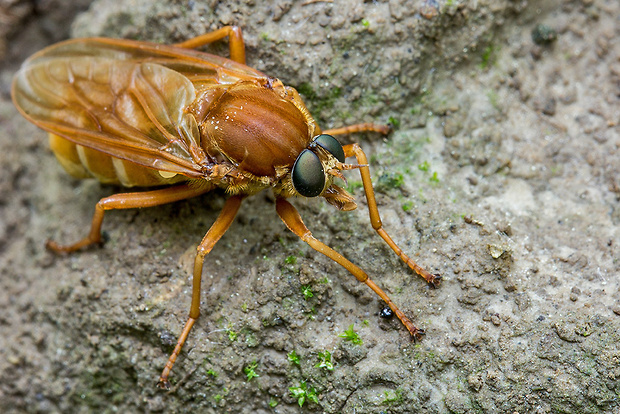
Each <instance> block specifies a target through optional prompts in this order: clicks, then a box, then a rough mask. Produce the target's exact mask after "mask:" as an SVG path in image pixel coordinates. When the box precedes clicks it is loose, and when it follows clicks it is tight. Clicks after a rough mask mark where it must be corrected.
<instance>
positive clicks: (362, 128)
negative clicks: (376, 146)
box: [323, 123, 391, 135]
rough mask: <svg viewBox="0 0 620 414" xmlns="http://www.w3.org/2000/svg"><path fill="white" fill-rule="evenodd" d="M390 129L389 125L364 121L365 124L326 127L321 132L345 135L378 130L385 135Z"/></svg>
mask: <svg viewBox="0 0 620 414" xmlns="http://www.w3.org/2000/svg"><path fill="white" fill-rule="evenodd" d="M390 130H391V128H390V126H389V125H380V124H371V123H365V124H355V125H349V126H345V127H341V128H333V129H327V130H325V131H323V133H324V134H329V135H345V134H352V133H354V132H367V131H370V132H378V133H380V134H383V135H387V134H388V132H390Z"/></svg>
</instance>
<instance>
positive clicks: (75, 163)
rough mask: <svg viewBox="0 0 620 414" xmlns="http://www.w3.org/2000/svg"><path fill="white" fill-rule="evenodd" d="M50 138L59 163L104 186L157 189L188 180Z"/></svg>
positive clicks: (70, 170) (59, 139)
mask: <svg viewBox="0 0 620 414" xmlns="http://www.w3.org/2000/svg"><path fill="white" fill-rule="evenodd" d="M49 138H50V147H51V149H52V151H53V152H54V155H56V158H57V159H58V162H60V164H61V165H62V166H63V168H64V169H65V170H66V171H67V172H68V173H69V174H71V175H72V176H74V177H75V178H96V179H97V180H99V181H100V182H102V183H104V184H119V185H122V186H124V187H154V186H160V185H169V184H174V183H178V182H181V181H186V180H187V177H185V176H182V175H180V174H174V173H168V172H165V171H158V170H155V169H151V168H147V167H143V166H141V165H138V164H136V163H133V162H130V161H125V160H121V159H120V158H115V157H111V156H109V155H107V154H104V153H103V152H100V151H97V150H94V149H91V148H86V147H83V146H81V145H76V144H74V143H73V142H71V141H69V140H66V139H64V138H62V137H60V136H58V135H55V134H49Z"/></svg>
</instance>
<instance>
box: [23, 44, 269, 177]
mask: <svg viewBox="0 0 620 414" xmlns="http://www.w3.org/2000/svg"><path fill="white" fill-rule="evenodd" d="M205 57H206V58H205ZM246 68H247V67H246V66H244V65H240V64H236V63H235V62H232V61H229V60H227V59H225V58H220V57H218V56H212V55H208V54H204V53H200V52H195V51H191V50H184V49H180V48H175V47H170V46H160V45H155V44H150V43H143V42H133V41H122V40H113V39H84V40H73V41H68V42H64V43H60V44H58V45H55V46H52V47H50V48H47V49H44V50H43V51H41V52H39V53H37V54H35V55H34V56H33V57H31V58H30V59H29V60H27V61H26V62H25V63H24V66H23V67H22V69H21V70H20V71H19V72H18V73H17V75H16V76H15V79H14V82H13V88H12V94H13V100H14V102H15V104H16V106H17V107H18V109H19V110H20V111H21V112H22V113H23V115H24V116H25V117H26V118H27V119H29V120H30V121H32V122H33V123H35V124H36V125H38V126H39V127H41V128H43V129H45V130H47V131H49V132H52V133H54V134H56V135H59V136H61V137H63V138H66V139H68V140H69V141H72V142H74V143H75V144H78V145H82V146H84V147H88V148H92V149H95V150H97V151H101V152H103V153H106V154H108V155H110V156H113V157H116V158H120V159H124V160H128V161H132V162H135V163H137V164H140V165H143V166H145V167H150V168H155V169H158V170H162V171H167V172H173V173H178V174H183V175H186V176H189V177H196V178H198V177H201V176H202V173H201V161H202V162H204V159H200V158H201V157H200V154H202V150H201V149H200V134H199V130H198V125H197V124H196V121H195V119H194V118H193V117H192V116H191V115H189V114H187V113H186V112H185V111H184V108H186V107H187V106H188V105H189V104H191V103H192V102H193V101H194V100H195V99H196V87H195V86H194V82H195V83H196V84H199V85H201V86H204V85H205V84H208V83H213V84H215V83H220V82H221V83H226V82H231V83H232V82H234V81H238V80H239V78H244V77H255V76H258V75H260V72H258V71H253V70H252V69H251V68H247V69H246ZM245 72H247V73H245ZM257 74H258V75H257ZM186 75H187V76H186ZM190 78H191V80H190ZM192 80H193V81H192Z"/></svg>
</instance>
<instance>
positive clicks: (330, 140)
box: [314, 134, 344, 162]
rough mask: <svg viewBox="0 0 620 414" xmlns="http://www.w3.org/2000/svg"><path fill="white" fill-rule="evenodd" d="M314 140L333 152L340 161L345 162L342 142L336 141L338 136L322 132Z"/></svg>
mask: <svg viewBox="0 0 620 414" xmlns="http://www.w3.org/2000/svg"><path fill="white" fill-rule="evenodd" d="M314 142H315V143H316V144H317V145H320V146H321V147H322V148H323V149H324V150H325V151H327V152H329V153H330V154H332V155H333V156H334V157H335V158H336V159H337V160H338V161H340V162H344V150H343V149H342V145H340V142H338V141H336V138H334V137H332V136H331V135H327V134H321V135H319V136H318V137H316V139H315V140H314Z"/></svg>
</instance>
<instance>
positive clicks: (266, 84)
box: [12, 26, 440, 388]
mask: <svg viewBox="0 0 620 414" xmlns="http://www.w3.org/2000/svg"><path fill="white" fill-rule="evenodd" d="M224 37H229V43H230V55H231V59H226V58H222V57H219V56H214V55H210V54H206V53H201V52H197V51H195V50H191V48H195V47H199V46H201V45H204V44H207V43H211V42H213V41H217V40H220V39H222V38H224ZM12 96H13V100H14V102H15V105H16V106H17V108H18V109H19V111H20V112H21V113H22V114H23V115H24V116H25V117H26V118H27V119H29V120H30V121H32V122H33V123H35V124H36V125H38V126H39V127H41V128H43V129H45V130H47V131H48V132H49V133H50V145H51V148H52V150H53V151H54V153H55V154H56V156H57V158H58V160H59V161H60V163H61V164H62V165H63V166H64V168H65V169H66V170H67V171H68V172H69V173H71V174H72V175H74V176H76V177H78V178H87V177H94V178H96V179H98V180H99V181H101V182H104V183H117V184H121V185H123V186H126V187H133V186H143V187H144V186H146V187H151V186H163V187H162V188H160V189H156V190H149V191H142V192H134V193H120V194H115V195H112V196H110V197H106V198H103V199H101V200H100V201H99V202H98V203H97V205H96V207H95V214H94V216H93V220H92V224H91V229H90V232H89V234H88V236H87V237H85V238H84V239H82V240H80V241H78V242H77V243H74V244H72V245H67V246H61V245H58V244H56V243H55V242H52V241H50V242H48V247H49V248H50V249H51V250H53V251H55V252H57V253H68V252H73V251H75V250H78V249H81V248H83V247H87V246H90V245H92V244H97V243H101V225H102V222H103V217H104V214H105V211H107V210H112V209H127V208H137V207H152V206H156V205H161V204H165V203H170V202H174V201H178V200H183V199H186V198H189V197H195V196H198V195H201V194H204V193H206V192H208V191H210V190H211V189H213V188H214V187H220V188H224V189H225V190H226V191H227V192H228V193H229V194H231V196H230V197H229V198H228V200H227V201H226V204H225V206H224V209H223V210H222V212H221V214H220V216H219V217H218V219H217V220H216V221H215V223H213V225H212V226H211V228H210V229H209V231H208V232H207V234H206V235H205V237H204V239H203V240H202V242H201V243H200V244H199V246H198V248H197V255H196V259H195V261H194V273H193V289H192V301H191V306H190V312H189V318H188V320H187V322H186V324H185V327H184V329H183V331H182V333H181V335H180V337H179V341H178V343H177V346H176V347H175V349H174V351H173V353H172V354H171V355H170V357H169V359H168V363H167V364H166V367H165V368H164V371H163V373H162V375H161V377H160V382H159V384H160V386H162V387H164V388H167V387H169V383H168V376H169V374H170V371H171V369H172V366H173V364H174V362H175V360H176V358H177V356H178V355H179V353H180V352H181V349H182V347H183V344H184V343H185V341H186V339H187V336H188V335H189V332H190V330H191V328H192V326H193V325H194V323H195V321H196V319H197V318H198V316H199V315H200V284H201V278H202V268H203V262H204V258H205V256H206V255H207V254H208V253H209V252H210V251H211V249H212V248H213V246H214V245H215V244H216V243H217V241H218V240H219V239H220V238H221V237H222V235H223V234H224V233H225V232H226V230H227V229H228V227H229V226H230V224H231V223H232V221H233V219H234V217H235V215H236V213H237V211H238V209H239V207H240V205H241V202H242V200H243V198H244V197H246V196H248V195H251V194H254V193H256V192H258V191H260V190H263V189H265V188H271V189H272V191H273V192H274V194H275V196H276V211H277V212H278V214H279V216H280V218H281V219H282V220H283V221H284V223H285V224H286V226H287V227H288V228H289V229H290V230H291V231H292V232H294V233H295V234H297V235H298V236H299V237H300V238H301V239H302V240H303V241H305V242H306V243H308V244H309V245H310V246H311V247H312V248H313V249H315V250H317V251H319V252H321V253H323V254H325V255H326V256H328V257H330V258H331V259H333V260H334V261H336V262H337V263H339V264H340V265H342V266H344V267H345V268H346V269H347V270H348V271H349V272H351V273H352V274H353V275H354V276H355V277H356V278H357V279H358V280H359V281H360V282H363V283H365V284H366V285H367V286H369V287H370V288H371V289H372V290H373V291H374V292H375V293H377V295H379V296H380V297H381V299H383V300H384V301H385V302H386V303H387V304H388V305H389V307H390V308H391V309H392V311H394V313H395V314H396V315H397V316H398V318H399V319H400V320H401V321H402V323H403V324H404V326H405V327H406V328H407V330H408V331H409V333H410V334H411V335H412V336H413V337H414V338H418V337H420V336H421V335H422V334H423V333H424V332H423V331H422V330H420V329H417V328H416V327H415V326H414V325H413V324H412V323H411V321H409V319H408V318H407V317H406V316H405V314H404V313H403V312H402V311H400V309H398V307H397V306H396V305H395V304H394V303H393V302H392V301H391V300H390V298H389V297H388V296H387V295H386V294H385V292H383V291H382V290H381V289H380V288H379V287H378V286H377V285H376V284H375V283H374V282H373V281H372V280H371V279H370V278H369V277H368V275H367V274H366V273H365V272H364V271H363V270H362V269H360V268H359V267H357V266H356V265H354V264H353V263H351V262H350V261H348V260H347V259H346V258H344V257H343V256H342V255H340V254H339V253H337V252H336V251H334V250H333V249H331V248H330V247H328V246H327V245H325V244H323V243H321V242H320V241H318V240H317V239H315V238H314V237H313V236H312V233H311V232H310V230H308V228H307V227H306V226H305V224H304V223H303V221H302V220H301V217H300V216H299V213H297V210H295V208H294V207H293V206H292V204H290V203H289V202H288V201H286V198H288V197H291V196H304V197H316V196H321V197H323V198H324V199H325V200H326V201H328V202H329V203H330V204H332V205H334V206H335V207H337V208H338V209H340V210H345V211H346V210H352V209H354V208H355V207H356V204H355V200H354V199H353V197H352V196H351V195H350V194H348V193H347V192H346V191H345V190H344V189H342V188H341V187H339V186H337V185H336V184H334V179H335V178H344V177H343V176H342V173H341V171H344V170H350V169H359V171H360V174H361V177H362V182H363V185H364V191H365V195H366V198H367V201H368V209H369V214H370V220H371V223H372V226H373V228H374V229H375V230H376V231H377V233H378V234H379V235H380V236H381V237H382V238H383V239H384V240H385V241H386V243H387V244H388V245H389V246H390V248H392V249H393V250H394V251H395V252H396V254H397V255H398V256H399V257H400V258H401V259H402V260H403V261H404V262H405V263H406V264H407V265H408V266H409V267H410V268H411V269H412V270H414V271H415V272H416V273H417V274H419V275H420V276H422V277H423V278H424V279H425V280H426V281H427V282H428V283H430V284H432V285H436V284H438V283H439V281H440V277H439V276H438V275H431V274H430V273H428V272H427V271H425V270H424V269H422V268H421V267H420V266H418V265H417V264H416V263H415V262H413V261H412V260H411V259H410V258H409V257H408V256H407V255H406V254H405V253H404V252H403V251H402V250H401V249H400V248H399V247H398V246H397V245H396V244H395V243H394V241H393V240H392V239H391V238H390V236H389V235H388V234H387V233H386V232H385V230H384V229H383V226H382V224H381V219H380V217H379V212H378V210H377V205H376V202H375V197H374V192H373V189H372V184H371V180H370V172H369V168H368V160H367V159H366V155H365V154H364V152H363V151H362V149H361V148H360V147H359V145H357V144H350V145H345V146H342V145H340V144H339V143H338V142H337V141H336V140H335V138H334V137H333V136H331V135H329V134H332V135H337V134H346V133H352V132H358V131H377V132H381V133H384V134H385V133H387V132H388V128H387V127H385V126H380V125H375V124H359V125H353V126H350V127H344V128H339V129H333V130H328V131H324V133H321V129H320V128H319V126H318V125H317V123H316V121H315V120H314V119H313V118H312V116H311V115H310V114H309V112H308V110H307V109H306V107H305V105H304V103H303V102H302V100H301V98H300V97H299V94H298V93H297V91H295V89H293V88H291V87H287V86H284V85H283V84H282V83H281V82H280V81H279V80H277V79H275V78H272V77H269V76H267V75H264V74H263V73H261V72H259V71H257V70H255V69H252V68H250V67H248V66H246V65H245V51H244V45H243V39H242V36H241V31H240V29H238V28H237V27H233V26H226V27H224V28H222V29H220V30H217V31H215V32H212V33H207V34H205V35H203V36H199V37H197V38H195V39H190V40H188V41H187V42H183V43H180V44H177V45H174V46H166V45H157V44H152V43H147V42H137V41H130V40H118V39H116V40H115V39H77V40H70V41H67V42H63V43H59V44H57V45H54V46H51V47H49V48H47V49H44V50H42V51H40V52H38V53H37V54H35V55H34V56H32V57H31V58H30V59H28V60H27V61H26V62H25V63H24V65H23V67H22V69H21V70H20V71H19V72H18V73H17V75H16V76H15V79H14V82H13V87H12ZM347 157H355V158H356V159H357V164H346V163H345V159H346V158H347Z"/></svg>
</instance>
